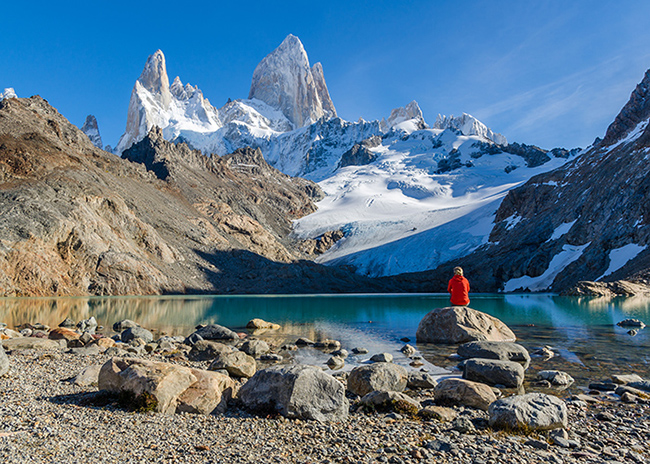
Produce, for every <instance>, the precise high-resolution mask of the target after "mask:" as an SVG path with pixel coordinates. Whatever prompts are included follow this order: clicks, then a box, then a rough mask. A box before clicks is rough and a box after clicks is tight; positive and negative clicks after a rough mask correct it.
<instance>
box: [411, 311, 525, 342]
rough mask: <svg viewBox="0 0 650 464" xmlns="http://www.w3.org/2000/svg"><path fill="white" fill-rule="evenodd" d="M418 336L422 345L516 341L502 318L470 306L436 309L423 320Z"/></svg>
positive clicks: (416, 335)
mask: <svg viewBox="0 0 650 464" xmlns="http://www.w3.org/2000/svg"><path fill="white" fill-rule="evenodd" d="M415 337H416V339H417V341H418V342H420V343H466V342H471V341H483V340H486V341H507V342H512V341H515V340H516V337H515V334H514V333H513V332H512V331H511V330H510V329H509V328H508V326H506V325H505V324H504V323H503V322H501V321H500V320H499V319H497V318H496V317H492V316H490V315H488V314H485V313H482V312H480V311H476V310H475V309H472V308H468V307H466V306H450V307H447V308H437V309H434V310H433V311H431V312H430V313H428V314H427V315H426V316H424V317H423V318H422V320H421V321H420V324H419V325H418V329H417V331H416V333H415Z"/></svg>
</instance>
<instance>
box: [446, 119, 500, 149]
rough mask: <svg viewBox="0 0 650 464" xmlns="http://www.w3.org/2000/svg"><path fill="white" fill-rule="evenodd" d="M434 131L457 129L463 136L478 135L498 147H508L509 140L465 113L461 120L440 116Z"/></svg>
mask: <svg viewBox="0 0 650 464" xmlns="http://www.w3.org/2000/svg"><path fill="white" fill-rule="evenodd" d="M433 128H434V129H456V130H457V131H460V132H462V133H463V135H478V136H479V137H483V138H484V139H489V140H492V141H493V142H494V143H496V144H497V145H507V144H508V140H507V139H506V138H505V137H504V136H503V135H501V134H497V133H495V132H492V130H491V129H490V128H489V127H487V126H486V125H485V124H483V123H482V122H481V121H479V120H478V119H476V118H475V117H474V116H472V115H470V114H467V113H463V115H462V116H461V117H459V118H455V117H454V116H443V115H440V114H439V115H438V118H437V119H436V122H435V123H434V125H433Z"/></svg>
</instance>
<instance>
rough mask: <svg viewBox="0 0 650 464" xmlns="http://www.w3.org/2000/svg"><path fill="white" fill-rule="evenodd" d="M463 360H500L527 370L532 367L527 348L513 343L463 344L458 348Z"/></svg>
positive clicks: (480, 342)
mask: <svg viewBox="0 0 650 464" xmlns="http://www.w3.org/2000/svg"><path fill="white" fill-rule="evenodd" d="M458 356H460V357H461V358H468V359H469V358H483V359H498V360H500V361H516V362H518V363H521V364H523V365H524V369H527V368H528V366H529V365H530V355H529V354H528V351H527V350H526V348H524V347H523V346H521V345H520V344H518V343H513V342H489V341H478V342H468V343H463V344H462V345H460V346H459V347H458Z"/></svg>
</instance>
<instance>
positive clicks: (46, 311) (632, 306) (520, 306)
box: [0, 294, 650, 384]
mask: <svg viewBox="0 0 650 464" xmlns="http://www.w3.org/2000/svg"><path fill="white" fill-rule="evenodd" d="M448 302H449V300H448V296H447V295H435V294H432V295H308V296H171V297H168V296H165V297H93V298H82V297H79V298H1V299H0V322H4V323H6V324H7V326H8V327H16V326H18V325H20V324H22V323H25V322H30V323H34V322H41V323H44V324H47V325H50V326H57V325H58V324H59V323H60V322H61V321H63V320H64V319H65V318H66V317H70V318H72V319H74V320H76V321H79V320H81V319H87V318H88V317H90V316H94V317H95V319H97V321H98V323H99V324H100V325H103V326H105V327H106V329H105V332H106V333H110V327H111V326H112V324H113V323H114V322H116V321H119V320H122V319H132V320H134V321H136V322H138V323H140V324H141V325H142V326H143V327H146V328H149V329H155V330H156V331H159V332H162V333H167V334H173V335H187V334H189V333H191V332H192V331H193V328H194V327H195V326H196V325H198V324H206V323H217V324H221V325H224V326H227V327H230V328H232V329H235V330H237V329H242V328H243V327H244V326H245V325H246V323H247V322H248V321H249V320H250V319H252V318H255V317H259V318H262V319H265V320H267V321H272V322H276V323H279V324H281V325H282V326H283V330H282V331H280V332H278V333H277V334H274V336H275V337H277V338H279V339H281V340H279V341H280V342H281V341H284V340H283V339H282V338H283V337H284V338H286V339H287V340H288V341H291V340H290V337H292V336H293V337H294V338H295V336H296V335H301V336H308V337H310V338H334V339H337V340H340V341H341V342H342V344H343V347H344V348H346V349H348V350H350V349H351V348H353V347H355V346H364V347H367V348H368V349H370V350H371V352H373V351H375V352H376V351H378V350H381V351H392V352H395V353H397V350H398V349H399V347H401V346H402V345H403V342H401V341H400V339H401V338H403V337H408V338H410V339H411V340H413V341H412V342H411V344H413V345H415V331H416V329H417V326H418V323H419V322H420V319H422V317H423V316H424V315H425V314H426V313H427V312H429V311H430V310H432V309H434V308H437V307H443V306H447V305H448ZM470 306H471V307H472V308H474V309H477V310H479V311H483V312H486V313H488V314H490V315H492V316H495V317H497V318H499V319H501V320H502V321H503V322H505V323H506V324H507V325H508V326H509V327H510V328H511V329H512V330H513V331H514V332H515V334H516V335H517V338H518V342H519V343H521V344H522V345H524V346H525V347H526V348H528V349H529V350H531V349H533V348H534V347H538V346H550V347H552V348H553V350H554V351H555V352H556V353H557V355H556V356H555V357H554V358H551V359H550V360H544V361H542V360H535V361H534V362H533V364H532V365H531V369H561V370H565V371H567V372H569V373H570V374H571V375H573V376H574V377H575V378H576V380H577V381H578V382H576V383H583V384H584V383H586V382H587V381H588V380H590V379H595V378H601V377H606V376H607V375H608V374H611V373H633V372H634V373H638V374H640V375H642V376H643V377H646V378H650V328H646V329H642V330H639V332H638V334H637V335H636V336H630V335H628V334H627V331H628V329H623V328H621V327H618V326H616V323H617V322H619V321H621V320H623V319H627V318H635V319H640V320H642V321H644V322H645V323H646V324H650V299H649V298H641V297H633V298H613V299H605V298H578V297H559V296H554V295H472V302H471V304H470ZM416 347H417V348H418V350H419V351H420V352H421V354H422V355H423V356H424V358H425V359H426V360H427V361H429V362H430V363H432V364H434V365H436V366H443V367H449V366H453V365H455V363H456V362H457V360H455V359H453V357H452V358H450V355H452V354H453V353H455V347H453V346H445V345H430V344H427V345H424V344H418V345H416ZM307 361H309V359H307ZM312 361H314V360H312ZM318 361H319V362H320V361H322V360H321V359H318ZM429 362H428V363H427V367H428V368H430V369H431V368H432V366H431V365H430V364H429Z"/></svg>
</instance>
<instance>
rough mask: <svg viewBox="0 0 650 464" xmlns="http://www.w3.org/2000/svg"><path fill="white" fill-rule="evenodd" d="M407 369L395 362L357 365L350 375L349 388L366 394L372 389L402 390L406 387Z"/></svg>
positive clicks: (361, 394)
mask: <svg viewBox="0 0 650 464" xmlns="http://www.w3.org/2000/svg"><path fill="white" fill-rule="evenodd" d="M407 379H408V374H407V372H406V369H404V368H403V367H402V366H398V365H397V364H393V363H385V362H382V363H375V364H368V365H364V366H359V367H355V368H354V369H352V371H351V372H350V376H349V377H348V390H349V391H351V392H352V393H354V394H355V395H359V396H365V395H367V394H368V393H370V392H372V391H375V390H377V391H396V392H402V391H404V389H405V388H406V384H407Z"/></svg>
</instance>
